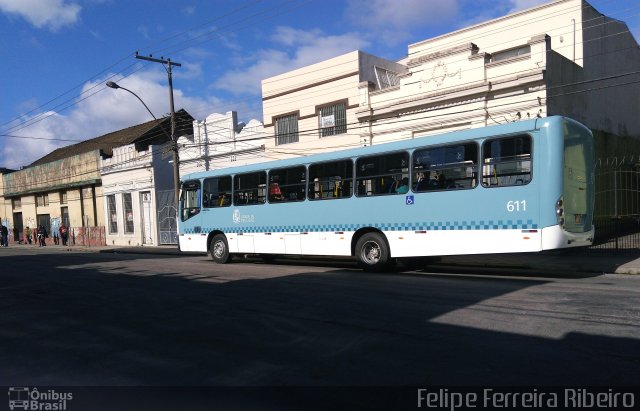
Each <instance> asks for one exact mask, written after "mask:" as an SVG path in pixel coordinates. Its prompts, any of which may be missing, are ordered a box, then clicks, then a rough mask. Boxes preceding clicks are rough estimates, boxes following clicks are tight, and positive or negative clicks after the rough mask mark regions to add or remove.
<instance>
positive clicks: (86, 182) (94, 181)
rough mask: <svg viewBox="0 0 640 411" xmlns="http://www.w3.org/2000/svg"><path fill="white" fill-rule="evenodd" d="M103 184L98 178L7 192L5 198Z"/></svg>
mask: <svg viewBox="0 0 640 411" xmlns="http://www.w3.org/2000/svg"><path fill="white" fill-rule="evenodd" d="M101 184H102V180H101V179H99V178H96V179H89V180H83V181H74V182H72V183H65V184H58V185H53V186H48V187H46V188H44V187H42V188H33V189H30V190H21V191H12V192H5V193H4V196H5V198H9V197H20V196H25V195H32V194H40V193H42V194H45V193H51V192H54V191H60V190H66V189H69V188H78V187H86V186H91V185H101Z"/></svg>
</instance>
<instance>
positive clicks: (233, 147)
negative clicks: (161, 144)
mask: <svg viewBox="0 0 640 411" xmlns="http://www.w3.org/2000/svg"><path fill="white" fill-rule="evenodd" d="M265 143H266V138H265V133H264V128H263V126H262V123H261V122H260V121H258V120H251V121H249V122H248V123H247V124H244V123H242V122H240V123H239V122H238V115H237V113H236V112H235V111H229V112H227V113H225V114H218V113H213V114H211V115H209V116H208V117H207V118H206V119H205V120H203V121H198V120H195V121H194V122H193V136H184V137H181V138H180V139H179V140H178V147H179V149H180V175H181V176H183V175H186V174H189V173H192V172H196V171H207V170H214V169H218V168H226V167H233V166H239V165H245V164H251V163H257V162H260V161H264V151H265Z"/></svg>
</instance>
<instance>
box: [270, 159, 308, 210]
mask: <svg viewBox="0 0 640 411" xmlns="http://www.w3.org/2000/svg"><path fill="white" fill-rule="evenodd" d="M306 183H307V170H306V168H305V167H304V166H298V167H289V168H280V169H275V170H271V171H269V202H270V203H285V202H289V201H303V200H304V198H305V187H306Z"/></svg>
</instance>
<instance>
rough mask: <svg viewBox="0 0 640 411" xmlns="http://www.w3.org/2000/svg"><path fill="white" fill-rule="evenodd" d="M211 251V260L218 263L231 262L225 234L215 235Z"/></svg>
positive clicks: (210, 247)
mask: <svg viewBox="0 0 640 411" xmlns="http://www.w3.org/2000/svg"><path fill="white" fill-rule="evenodd" d="M209 249H210V251H211V259H212V260H213V261H215V262H216V263H218V264H226V263H228V262H229V261H230V260H231V254H229V244H228V243H227V237H226V236H225V235H224V234H216V235H214V236H213V239H212V240H211V245H210V246H209Z"/></svg>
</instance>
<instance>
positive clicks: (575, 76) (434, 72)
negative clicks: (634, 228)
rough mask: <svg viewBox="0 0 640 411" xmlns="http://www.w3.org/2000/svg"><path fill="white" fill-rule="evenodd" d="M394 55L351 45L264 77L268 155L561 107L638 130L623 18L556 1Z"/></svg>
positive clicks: (594, 121)
mask: <svg viewBox="0 0 640 411" xmlns="http://www.w3.org/2000/svg"><path fill="white" fill-rule="evenodd" d="M407 56H408V57H407V58H405V59H403V60H401V61H398V62H390V61H387V60H384V59H380V58H378V57H374V56H369V55H366V54H364V53H362V52H359V51H356V52H353V53H348V54H345V55H343V56H339V57H336V58H334V59H330V60H326V61H323V62H321V63H317V64H314V65H310V66H307V67H304V68H301V69H297V70H293V71H290V72H288V73H284V74H281V75H279V76H275V77H272V78H269V79H266V80H263V82H262V91H263V107H264V123H265V132H266V133H267V135H268V136H269V139H268V140H267V145H266V150H267V155H269V154H272V155H276V156H279V157H290V156H293V155H304V154H308V153H311V152H316V151H329V150H331V151H335V150H339V149H343V148H349V147H353V146H357V145H367V144H378V143H383V142H386V141H392V140H399V139H407V138H413V137H416V136H425V135H430V134H434V133H442V132H445V131H452V130H456V129H466V128H473V127H483V126H487V125H492V124H496V123H505V122H510V121H518V120H520V119H526V118H532V117H544V116H549V115H563V116H568V117H571V118H574V119H576V120H578V121H580V122H582V123H584V124H585V125H587V126H588V127H590V128H591V129H592V130H594V131H596V132H599V133H596V134H597V135H598V134H601V135H603V136H607V138H604V139H602V140H604V141H600V142H599V147H600V148H601V149H602V150H605V151H606V148H603V147H605V146H606V145H607V144H609V143H608V140H609V139H608V136H611V135H615V136H636V137H637V136H640V116H638V113H639V112H640V97H639V96H640V74H639V73H638V67H640V50H639V48H638V43H637V42H636V40H635V39H634V38H633V36H632V35H631V34H630V33H629V30H628V28H627V26H626V25H625V24H624V23H623V22H620V21H618V20H615V19H612V18H609V17H607V16H604V15H602V14H600V13H599V12H598V11H597V10H595V9H594V8H593V7H592V6H591V5H590V4H589V3H587V2H585V1H582V0H558V1H554V2H550V3H547V4H543V5H540V6H538V7H534V8H531V9H528V10H523V11H520V12H516V13H513V14H510V15H507V16H504V17H501V18H497V19H494V20H490V21H487V22H483V23H480V24H476V25H474V26H470V27H467V28H463V29H460V30H458V31H455V32H452V33H447V34H444V35H442V36H438V37H436V38H433V39H427V40H424V41H421V42H418V43H415V44H411V45H409V46H408V54H407Z"/></svg>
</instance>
